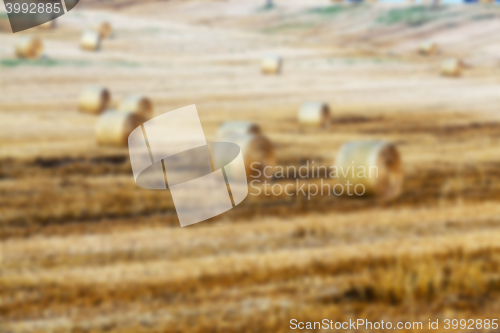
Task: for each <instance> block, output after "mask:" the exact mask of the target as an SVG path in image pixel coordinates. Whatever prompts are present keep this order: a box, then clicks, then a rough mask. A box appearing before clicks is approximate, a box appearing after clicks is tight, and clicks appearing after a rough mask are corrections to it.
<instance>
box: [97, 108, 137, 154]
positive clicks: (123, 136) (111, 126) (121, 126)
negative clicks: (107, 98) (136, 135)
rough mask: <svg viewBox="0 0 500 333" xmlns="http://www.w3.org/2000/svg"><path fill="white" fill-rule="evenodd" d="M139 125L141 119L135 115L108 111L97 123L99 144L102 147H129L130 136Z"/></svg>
mask: <svg viewBox="0 0 500 333" xmlns="http://www.w3.org/2000/svg"><path fill="white" fill-rule="evenodd" d="M139 124H140V122H139V119H138V118H137V116H136V115H135V114H133V113H128V112H116V111H114V110H109V111H106V112H104V113H103V114H101V116H100V117H99V120H98V121H97V125H96V132H95V134H96V139H97V143H98V144H99V145H100V146H114V147H127V145H128V136H129V135H130V133H131V132H132V131H133V130H134V129H135V128H136V127H137V126H139Z"/></svg>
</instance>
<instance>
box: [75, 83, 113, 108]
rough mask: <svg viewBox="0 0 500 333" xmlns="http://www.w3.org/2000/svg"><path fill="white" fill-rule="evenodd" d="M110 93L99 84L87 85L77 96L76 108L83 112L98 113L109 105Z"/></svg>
mask: <svg viewBox="0 0 500 333" xmlns="http://www.w3.org/2000/svg"><path fill="white" fill-rule="evenodd" d="M110 100H111V94H110V93H109V90H108V89H106V88H105V87H101V86H88V87H85V89H83V91H82V92H81V93H80V96H79V97H78V109H79V110H80V111H81V112H84V113H92V114H99V113H101V112H103V111H104V110H105V109H106V108H107V107H108V105H109V102H110Z"/></svg>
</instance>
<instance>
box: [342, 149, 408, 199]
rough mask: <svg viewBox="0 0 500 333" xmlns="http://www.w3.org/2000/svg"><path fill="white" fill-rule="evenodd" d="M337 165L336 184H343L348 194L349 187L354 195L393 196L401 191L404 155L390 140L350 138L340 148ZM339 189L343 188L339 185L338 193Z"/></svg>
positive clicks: (387, 197) (382, 197) (390, 197)
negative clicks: (356, 139)
mask: <svg viewBox="0 0 500 333" xmlns="http://www.w3.org/2000/svg"><path fill="white" fill-rule="evenodd" d="M335 167H336V178H337V180H336V184H340V185H342V187H343V190H344V191H343V195H348V193H347V192H348V191H350V193H351V194H353V195H352V196H354V197H355V196H358V195H357V194H361V193H362V196H374V197H377V198H380V199H383V200H390V199H394V198H396V197H398V196H399V195H400V194H401V191H402V187H403V171H402V166H401V158H400V156H399V152H398V151H397V149H396V147H395V146H394V145H393V144H391V143H387V142H383V141H357V142H348V143H346V144H344V145H343V146H342V147H341V148H340V151H339V152H338V154H337V157H336V159H335ZM348 182H349V183H348ZM351 185H352V186H351ZM363 189H364V191H363ZM339 192H340V188H338V189H336V193H339ZM363 192H364V193H363ZM356 193H357V194H356Z"/></svg>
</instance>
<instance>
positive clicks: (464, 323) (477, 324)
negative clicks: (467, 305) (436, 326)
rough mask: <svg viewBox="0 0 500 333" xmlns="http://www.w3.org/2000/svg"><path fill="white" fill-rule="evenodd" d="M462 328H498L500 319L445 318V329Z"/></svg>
mask: <svg viewBox="0 0 500 333" xmlns="http://www.w3.org/2000/svg"><path fill="white" fill-rule="evenodd" d="M459 327H460V328H461V329H463V330H464V329H469V330H472V329H483V328H485V329H490V328H491V329H497V328H498V319H492V320H490V319H484V320H481V319H477V320H474V319H460V320H457V319H453V320H450V319H445V320H444V328H445V329H450V328H452V329H455V330H456V329H458V328H459Z"/></svg>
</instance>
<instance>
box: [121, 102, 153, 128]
mask: <svg viewBox="0 0 500 333" xmlns="http://www.w3.org/2000/svg"><path fill="white" fill-rule="evenodd" d="M118 111H120V112H130V113H133V114H135V115H137V117H138V118H139V119H140V120H141V121H142V122H145V121H148V120H149V119H151V118H152V117H153V103H151V101H150V100H149V98H147V97H144V96H140V95H130V96H127V97H125V98H124V99H123V100H122V101H121V102H120V104H119V105H118Z"/></svg>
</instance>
